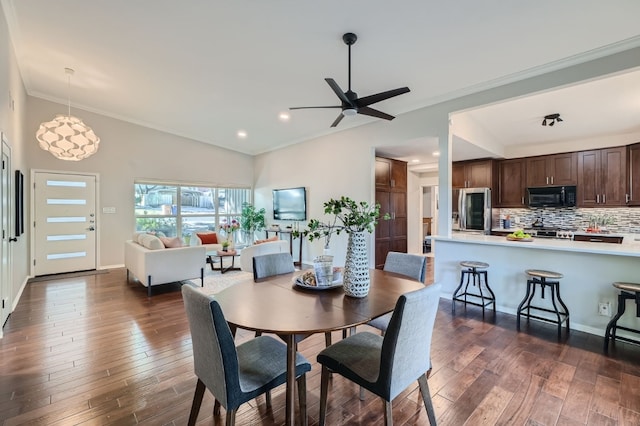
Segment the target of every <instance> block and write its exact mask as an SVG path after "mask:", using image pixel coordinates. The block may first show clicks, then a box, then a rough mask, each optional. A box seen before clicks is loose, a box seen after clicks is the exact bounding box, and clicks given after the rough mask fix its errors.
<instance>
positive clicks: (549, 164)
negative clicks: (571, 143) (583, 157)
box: [526, 152, 578, 187]
mask: <svg viewBox="0 0 640 426" xmlns="http://www.w3.org/2000/svg"><path fill="white" fill-rule="evenodd" d="M577 167H578V155H577V153H576V152H568V153H565V154H554V155H543V156H540V157H529V158H527V172H526V173H527V186H528V187H540V186H563V185H577V183H578V173H577Z"/></svg>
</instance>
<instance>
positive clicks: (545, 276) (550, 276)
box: [516, 269, 569, 339]
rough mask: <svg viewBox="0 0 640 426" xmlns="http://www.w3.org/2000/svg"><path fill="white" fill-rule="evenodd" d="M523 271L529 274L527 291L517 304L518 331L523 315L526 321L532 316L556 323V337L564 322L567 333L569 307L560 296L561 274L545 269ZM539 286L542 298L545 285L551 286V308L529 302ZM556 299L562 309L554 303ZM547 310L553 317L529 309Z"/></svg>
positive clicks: (559, 334)
mask: <svg viewBox="0 0 640 426" xmlns="http://www.w3.org/2000/svg"><path fill="white" fill-rule="evenodd" d="M525 273H526V274H527V275H528V276H529V279H528V280H527V293H526V294H525V296H524V299H522V301H521V302H520V305H518V311H517V317H516V325H517V328H518V331H520V317H521V316H524V317H526V318H527V322H528V321H529V319H530V318H534V319H537V320H540V321H546V322H551V323H554V324H557V325H558V339H560V337H561V336H562V323H565V325H566V327H567V333H569V309H568V308H567V305H565V304H564V301H563V300H562V298H561V297H560V281H559V279H560V278H562V277H563V276H564V275H562V274H561V273H559V272H553V271H546V270H544V269H527V270H526V271H525ZM537 286H540V291H541V293H540V297H541V298H542V299H544V298H545V297H544V294H545V289H546V287H547V286H548V287H550V288H551V304H552V306H553V309H549V308H547V307H542V306H535V305H533V304H532V303H531V302H532V300H533V296H535V293H536V287H537ZM556 299H557V301H558V303H560V305H561V307H562V310H560V309H558V305H557V304H556ZM532 309H533V310H536V311H541V312H548V313H551V314H554V315H555V318H553V317H548V316H546V317H543V316H538V315H534V314H532V313H531V310H532Z"/></svg>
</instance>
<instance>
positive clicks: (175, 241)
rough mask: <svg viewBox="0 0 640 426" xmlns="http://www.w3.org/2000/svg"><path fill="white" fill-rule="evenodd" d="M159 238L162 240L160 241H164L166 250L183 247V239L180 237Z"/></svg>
mask: <svg viewBox="0 0 640 426" xmlns="http://www.w3.org/2000/svg"><path fill="white" fill-rule="evenodd" d="M158 238H160V241H162V244H164V246H165V247H166V248H178V247H182V239H181V238H180V237H173V238H169V237H158Z"/></svg>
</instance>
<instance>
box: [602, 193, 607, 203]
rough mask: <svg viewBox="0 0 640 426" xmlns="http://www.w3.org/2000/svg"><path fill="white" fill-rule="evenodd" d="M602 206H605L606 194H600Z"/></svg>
mask: <svg viewBox="0 0 640 426" xmlns="http://www.w3.org/2000/svg"><path fill="white" fill-rule="evenodd" d="M602 204H607V194H602Z"/></svg>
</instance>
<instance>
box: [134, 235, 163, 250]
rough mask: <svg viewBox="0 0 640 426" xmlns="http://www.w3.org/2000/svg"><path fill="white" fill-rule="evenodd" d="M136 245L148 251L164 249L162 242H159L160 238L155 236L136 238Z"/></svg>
mask: <svg viewBox="0 0 640 426" xmlns="http://www.w3.org/2000/svg"><path fill="white" fill-rule="evenodd" d="M138 243H139V244H140V245H141V246H143V247H145V248H148V249H149V250H160V249H164V244H162V241H160V238H158V237H156V236H155V235H151V234H143V235H140V236H139V237H138Z"/></svg>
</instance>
